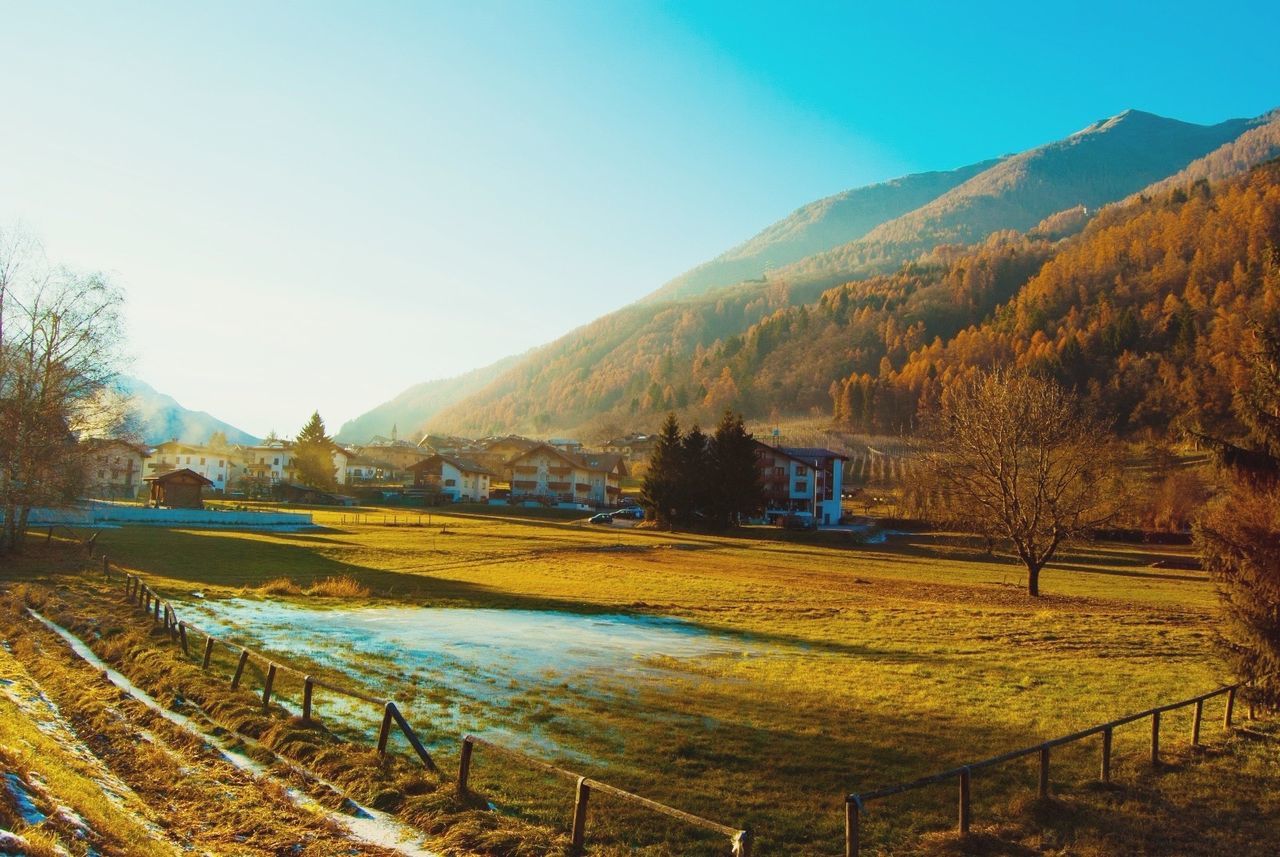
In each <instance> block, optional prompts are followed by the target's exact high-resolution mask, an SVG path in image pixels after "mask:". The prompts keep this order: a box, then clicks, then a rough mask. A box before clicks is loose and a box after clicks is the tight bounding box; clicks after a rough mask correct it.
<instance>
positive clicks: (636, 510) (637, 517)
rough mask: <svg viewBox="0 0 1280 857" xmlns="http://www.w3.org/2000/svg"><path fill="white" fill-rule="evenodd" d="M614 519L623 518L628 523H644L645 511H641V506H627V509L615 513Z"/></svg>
mask: <svg viewBox="0 0 1280 857" xmlns="http://www.w3.org/2000/svg"><path fill="white" fill-rule="evenodd" d="M613 517H615V518H622V519H623V520H626V521H643V520H644V509H641V508H640V507H639V506H627V507H626V508H623V509H619V510H618V511H616V512H614V513H613Z"/></svg>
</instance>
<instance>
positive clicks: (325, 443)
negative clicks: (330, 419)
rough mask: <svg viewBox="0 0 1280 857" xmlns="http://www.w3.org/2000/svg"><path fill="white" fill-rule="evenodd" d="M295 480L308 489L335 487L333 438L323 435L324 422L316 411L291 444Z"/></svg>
mask: <svg viewBox="0 0 1280 857" xmlns="http://www.w3.org/2000/svg"><path fill="white" fill-rule="evenodd" d="M293 470H294V474H295V478H297V480H298V481H299V482H301V483H302V484H303V485H306V486H307V487H309V488H326V489H331V488H334V487H336V486H337V479H336V478H335V474H336V468H335V467H334V464H333V438H331V437H329V436H328V435H327V434H325V428H324V420H323V419H321V418H320V413H319V412H318V411H317V412H315V413H312V414H311V419H309V420H307V424H306V425H305V426H303V427H302V431H300V432H298V437H297V440H295V441H294V444H293Z"/></svg>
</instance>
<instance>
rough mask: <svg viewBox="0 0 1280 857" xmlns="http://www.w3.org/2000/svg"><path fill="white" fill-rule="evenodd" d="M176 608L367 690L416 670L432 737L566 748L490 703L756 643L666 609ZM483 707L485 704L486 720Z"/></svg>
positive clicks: (358, 712)
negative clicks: (660, 613)
mask: <svg viewBox="0 0 1280 857" xmlns="http://www.w3.org/2000/svg"><path fill="white" fill-rule="evenodd" d="M175 609H177V610H178V612H179V614H180V615H182V616H184V617H189V618H190V619H191V620H192V621H194V622H195V623H196V624H197V625H199V626H200V627H202V628H206V629H207V630H209V631H210V632H212V633H214V634H216V635H218V636H221V637H224V638H225V639H228V640H245V641H246V642H249V644H250V645H253V644H254V642H256V643H257V644H258V645H260V646H261V647H262V649H263V650H265V651H266V652H278V653H280V654H282V655H296V656H302V657H306V658H308V659H310V660H311V661H313V662H317V663H320V664H322V665H324V666H327V667H331V668H334V669H337V670H340V671H342V672H345V673H348V674H355V675H358V676H360V677H361V678H363V679H364V680H365V681H366V683H367V684H368V685H369V686H370V687H371V688H375V689H376V690H375V693H386V694H388V695H391V696H399V698H401V699H402V700H403V699H404V694H405V693H412V692H413V691H412V690H411V689H410V687H409V685H411V684H413V683H415V682H416V683H418V684H421V685H425V686H427V687H434V688H438V689H439V691H440V692H439V693H436V694H430V693H426V694H420V695H419V697H418V700H419V701H417V702H415V703H414V707H415V709H416V710H417V711H419V712H421V715H420V716H421V717H422V719H423V724H422V725H423V726H426V725H428V723H429V724H430V726H432V727H434V730H433V731H434V732H435V733H436V735H438V736H440V740H442V741H443V740H451V741H456V740H457V736H458V735H459V734H461V733H463V732H467V731H472V730H475V729H481V728H482V729H484V731H485V732H486V734H487V735H490V736H491V737H495V738H500V739H505V740H507V741H508V742H509V743H512V744H513V745H514V746H520V747H523V748H524V749H551V750H554V751H556V752H559V753H561V754H564V755H569V756H573V755H574V754H573V753H571V752H570V751H569V750H568V749H567V748H564V747H560V746H557V745H556V744H555V742H553V741H551V740H550V739H548V738H547V737H546V736H545V734H543V732H542V730H541V729H540V728H539V727H538V725H537V724H525V725H521V726H518V727H517V728H516V729H514V730H511V731H508V729H506V728H504V724H505V725H506V726H510V725H512V724H511V718H510V717H504V716H502V715H501V709H502V708H503V707H505V706H507V705H511V704H515V705H519V704H520V703H519V699H520V698H521V697H524V696H525V695H526V694H528V693H530V692H531V691H532V692H537V691H541V690H549V691H550V692H551V694H553V696H554V697H561V698H563V697H564V696H566V695H579V696H592V697H596V696H599V695H600V694H601V693H602V692H603V690H602V684H603V683H606V682H607V683H610V684H612V685H613V686H615V687H623V688H631V689H633V688H634V687H635V686H636V685H637V684H638V683H639V682H644V681H652V682H663V681H665V680H669V679H670V677H671V675H672V673H673V671H675V670H678V669H679V663H680V661H682V660H694V659H701V658H707V657H723V656H732V657H741V656H743V655H750V654H759V653H762V652H763V651H764V647H763V646H762V645H761V644H759V643H755V642H752V641H750V640H747V639H743V638H740V637H736V636H731V635H728V634H721V633H717V632H714V631H708V630H706V629H705V628H702V627H700V626H698V625H695V624H693V623H690V622H686V621H683V620H680V619H673V618H667V617H650V616H628V615H622V614H609V615H591V614H580V613H568V612H561V611H549V610H548V611H539V610H495V609H483V608H449V607H403V606H386V607H358V608H353V609H349V610H334V609H325V608H319V607H314V606H310V605H306V604H294V603H288V602H280V601H264V600H256V599H247V598H231V599H226V600H219V601H210V600H202V601H199V602H188V603H186V604H183V605H175ZM250 641H253V642H250ZM566 685H568V686H566ZM321 705H322V714H321V716H324V711H325V710H326V709H327V710H328V711H330V712H331V715H332V714H337V715H338V716H340V717H342V718H343V719H344V720H347V721H348V722H350V723H351V724H352V726H353V727H355V728H363V729H367V728H370V727H376V718H377V717H378V716H379V715H380V712H377V711H373V710H372V709H370V707H369V706H363V707H361V706H359V705H356V706H351V705H348V704H346V703H345V702H343V701H342V700H337V699H332V697H328V696H326V698H325V699H324V700H323V702H322V703H321ZM428 706H429V707H428ZM364 709H370V710H367V711H366V710H364ZM486 711H487V712H493V713H494V714H495V716H494V718H493V721H492V722H490V721H489V720H488V718H486V717H485V716H484V715H483V714H482V712H486ZM410 719H411V720H414V718H412V717H411V718H410ZM416 722H417V721H416V720H415V724H416ZM445 736H447V738H446V737H445ZM424 737H426V736H424Z"/></svg>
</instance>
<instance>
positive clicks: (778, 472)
mask: <svg viewBox="0 0 1280 857" xmlns="http://www.w3.org/2000/svg"><path fill="white" fill-rule="evenodd" d="M773 475H774V476H776V477H777V478H779V479H786V478H787V469H786V468H785V467H775V468H773Z"/></svg>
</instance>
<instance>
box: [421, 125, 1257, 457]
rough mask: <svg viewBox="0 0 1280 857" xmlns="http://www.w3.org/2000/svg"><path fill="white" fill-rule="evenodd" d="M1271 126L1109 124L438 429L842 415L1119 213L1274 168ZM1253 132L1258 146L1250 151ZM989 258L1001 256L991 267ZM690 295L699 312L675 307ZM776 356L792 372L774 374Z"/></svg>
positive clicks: (652, 315)
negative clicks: (1102, 217) (821, 317)
mask: <svg viewBox="0 0 1280 857" xmlns="http://www.w3.org/2000/svg"><path fill="white" fill-rule="evenodd" d="M1268 125H1269V123H1268V122H1267V121H1266V117H1264V118H1263V119H1262V120H1229V121H1226V122H1222V123H1219V124H1216V125H1209V126H1203V125H1195V124H1191V123H1186V122H1180V121H1177V120H1173V119H1165V118H1163V117H1159V116H1155V115H1152V114H1149V113H1142V112H1139V111H1126V112H1124V113H1121V114H1119V115H1117V116H1114V117H1112V118H1110V119H1107V120H1102V121H1099V122H1095V123H1093V124H1091V125H1089V126H1088V127H1087V128H1085V129H1083V130H1081V131H1079V132H1077V133H1075V134H1072V135H1071V136H1069V137H1067V138H1065V139H1063V140H1059V141H1056V142H1053V143H1049V144H1046V145H1043V146H1039V147H1037V148H1035V149H1032V150H1030V151H1028V152H1024V153H1021V154H1017V155H1013V156H1010V157H1006V158H1003V159H1000V160H998V161H996V162H992V163H991V165H990V166H988V167H987V168H986V169H983V170H981V171H980V172H977V173H976V174H974V175H973V176H972V177H971V178H968V179H966V180H964V181H962V182H960V183H959V184H957V185H955V186H954V187H953V188H951V189H949V190H946V191H944V192H943V193H941V194H940V195H938V196H937V197H935V198H933V199H931V200H929V201H927V202H925V203H924V204H922V205H920V206H919V207H917V208H916V209H914V210H912V211H910V212H907V213H906V214H903V215H901V216H899V217H896V218H894V219H892V220H888V221H885V222H883V223H880V224H879V225H877V226H875V227H873V228H871V229H870V230H869V231H867V233H866V234H865V235H863V236H862V237H860V238H858V239H856V240H854V241H848V242H845V243H844V244H841V245H839V246H838V247H833V248H829V249H827V250H824V251H822V252H820V253H816V254H812V255H810V256H807V257H805V258H804V259H801V260H799V261H797V262H793V263H791V264H789V265H786V266H783V267H781V268H778V269H774V270H771V271H769V272H767V273H766V274H765V276H764V277H763V279H756V280H748V281H745V282H741V283H738V284H736V285H731V286H720V287H714V286H712V287H711V289H712V290H711V291H707V292H705V293H701V294H697V293H696V292H697V291H698V289H699V288H704V287H706V286H707V284H708V283H713V282H715V280H714V279H706V280H701V281H680V280H677V281H673V283H677V284H679V283H681V282H683V283H684V285H682V286H681V285H678V286H677V287H675V288H673V286H672V284H668V285H667V286H665V287H663V289H660V290H658V292H656V293H654V295H651V296H650V298H649V299H646V300H644V301H641V302H640V303H637V304H633V305H631V306H629V307H624V308H622V309H621V310H618V311H616V312H614V313H610V314H609V315H606V316H604V317H602V318H600V319H597V320H596V321H594V322H591V323H590V324H587V325H584V326H583V327H580V328H578V329H576V330H574V331H571V332H569V333H568V334H566V335H565V336H563V337H561V338H560V339H559V340H556V341H555V342H552V343H550V344H548V345H546V346H543V347H541V348H539V349H535V350H534V351H533V352H530V353H529V354H528V355H527V356H525V357H524V358H523V359H522V360H520V361H518V362H516V363H515V364H514V365H512V366H511V367H510V368H509V369H508V370H507V371H506V372H504V373H502V374H500V375H499V376H498V377H496V378H495V379H494V380H493V381H491V382H490V383H489V384H487V385H486V386H484V387H483V388H482V389H480V390H478V391H477V392H475V393H473V394H471V395H469V396H467V397H466V398H463V399H461V400H460V401H458V402H455V403H454V404H452V405H450V406H448V407H446V408H443V409H441V410H440V411H439V412H438V413H437V414H436V416H434V417H433V418H432V419H431V421H430V423H429V425H430V427H431V428H432V429H433V430H439V431H444V432H453V433H458V434H484V433H491V432H497V431H534V432H539V433H546V432H548V431H553V430H554V431H557V432H574V431H583V432H586V431H591V430H593V429H596V428H599V429H603V428H604V427H606V426H639V427H644V426H650V425H653V424H656V422H658V421H659V420H660V419H661V415H662V414H663V413H664V412H666V411H668V410H675V411H678V412H680V413H681V414H683V415H684V416H686V417H688V418H695V419H701V420H703V421H707V420H710V419H713V418H714V417H715V415H716V413H717V411H719V410H720V409H722V408H724V407H734V408H737V409H741V410H743V411H744V412H745V413H746V414H747V416H748V417H766V416H773V415H775V414H776V415H794V414H805V415H809V414H815V413H816V414H819V415H820V414H824V413H828V412H829V409H830V406H831V398H830V393H829V387H830V385H831V383H832V382H833V381H841V382H843V379H847V378H848V377H849V376H850V375H852V374H862V373H871V374H878V373H879V372H880V371H881V369H882V368H883V369H884V371H886V372H892V371H895V370H896V369H897V368H898V367H899V366H900V364H901V361H902V360H904V359H905V358H906V357H907V355H908V354H910V353H911V352H912V351H913V350H914V349H916V348H918V347H921V346H922V345H924V344H927V342H928V341H929V339H931V338H932V337H934V336H951V335H954V334H956V333H957V332H958V331H959V330H961V329H962V328H964V327H965V326H967V325H971V324H975V323H978V322H980V321H981V320H982V318H983V316H982V315H981V313H989V312H991V311H993V310H994V308H995V307H996V305H997V304H999V303H1001V302H1004V301H1007V300H1008V299H1009V298H1010V297H1012V295H1013V294H1014V293H1015V292H1016V290H1017V288H1018V287H1019V286H1020V285H1021V284H1022V281H1023V280H1025V278H1026V277H1028V276H1030V275H1031V274H1033V273H1035V270H1036V269H1037V266H1038V264H1039V263H1040V262H1043V261H1044V260H1045V259H1047V258H1049V257H1050V256H1052V255H1053V252H1054V247H1055V246H1056V243H1057V242H1059V241H1062V240H1064V238H1065V237H1066V236H1070V235H1072V234H1074V233H1078V232H1079V231H1080V230H1081V229H1082V228H1084V227H1085V225H1086V224H1087V223H1088V222H1089V221H1090V219H1091V218H1094V217H1097V216H1098V212H1099V210H1100V209H1102V208H1103V207H1104V206H1106V205H1107V204H1109V203H1114V202H1117V201H1120V200H1123V199H1125V198H1126V197H1128V196H1130V195H1132V194H1135V193H1137V192H1139V191H1142V190H1143V189H1144V188H1147V187H1150V186H1152V185H1153V184H1154V183H1158V182H1160V181H1161V180H1164V179H1166V178H1168V177H1170V176H1173V175H1176V174H1178V173H1180V171H1182V170H1184V169H1187V168H1189V166H1190V165H1191V164H1193V163H1195V162H1197V161H1199V159H1203V158H1206V157H1210V158H1214V154H1215V153H1224V152H1225V154H1222V156H1221V157H1217V158H1214V161H1213V162H1214V163H1215V164H1218V165H1219V166H1218V169H1221V170H1223V171H1226V172H1232V171H1238V170H1239V169H1242V168H1243V165H1244V164H1246V163H1247V162H1248V160H1249V158H1251V157H1254V156H1256V155H1257V154H1258V153H1260V152H1265V151H1267V150H1268V144H1267V143H1266V139H1270V138H1265V135H1262V136H1263V137H1264V138H1265V139H1261V140H1260V139H1258V134H1260V133H1261V131H1260V129H1261V128H1263V127H1267V126H1268ZM1251 131H1252V132H1257V133H1255V136H1254V138H1253V139H1252V142H1250V140H1249V139H1246V138H1245V135H1247V134H1249V133H1250V132H1251ZM1237 141H1238V143H1239V145H1238V146H1237V147H1235V148H1234V149H1232V148H1231V144H1232V143H1233V142H1237ZM1232 152H1234V154H1231V153H1232ZM815 206H817V208H816V209H815V211H824V210H830V206H826V207H824V206H823V204H822V203H821V202H820V203H815ZM803 210H804V209H802V211H803ZM793 218H794V220H793ZM793 218H788V219H787V220H784V221H782V222H780V223H779V224H778V225H777V227H776V228H771V229H770V230H766V232H765V233H762V236H763V235H774V236H783V235H788V234H794V233H795V229H794V228H791V227H788V226H785V225H784V224H787V223H788V222H789V221H792V222H793V223H796V224H798V223H799V222H800V221H801V220H802V219H803V218H800V217H797V216H795V215H793ZM872 219H874V218H872ZM1024 232H1025V233H1026V234H1025V235H1023V234H1021V233H1024ZM813 234H815V235H816V234H817V233H816V232H815V233H813ZM757 240H763V239H761V236H757V239H752V241H749V242H747V243H746V244H744V245H741V247H740V248H739V249H738V250H735V251H730V252H729V253H726V254H724V256H722V257H720V258H722V259H723V258H725V257H734V258H737V257H745V256H750V255H751V253H750V252H747V251H745V250H743V249H742V248H747V247H751V246H763V245H753V242H756V241H757ZM984 242H995V245H994V246H992V247H986V249H985V250H984V249H983V247H984V246H985V244H984ZM1024 242H1025V243H1024ZM966 247H969V248H975V249H976V251H977V252H978V254H979V255H978V256H977V257H975V259H974V260H973V264H972V265H970V266H969V267H968V268H963V267H962V268H957V269H951V268H950V267H949V266H950V265H951V264H952V263H953V261H954V259H955V258H957V254H959V255H960V256H963V255H964V253H965V252H966V250H965V249H964V248H966ZM1001 248H1003V249H1001ZM1002 252H1008V253H1011V254H1014V255H1015V256H1017V257H1018V258H1017V259H1003V258H1000V253H1002ZM983 254H986V255H985V256H984V255H983ZM756 258H757V259H758V256H757V257H756ZM708 264H709V265H710V264H712V263H708ZM706 267H707V266H702V267H701V268H699V269H695V272H696V271H699V270H702V269H705V268H706ZM724 270H726V269H725V268H723V267H722V268H721V271H722V272H723V271H724ZM692 273H694V272H691V274H692ZM686 276H688V275H686ZM706 276H708V277H710V275H709V274H708V275H706ZM1019 278H1021V279H1019ZM935 281H936V282H935ZM846 283H848V284H850V286H849V287H848V292H847V294H845V296H844V297H843V298H838V299H836V300H837V301H838V302H839V303H840V304H841V305H839V306H837V307H836V311H838V312H840V313H851V314H852V315H853V317H855V320H857V321H859V322H860V323H859V325H858V326H857V328H856V330H855V331H853V332H852V333H853V335H851V336H850V337H848V338H842V337H841V336H840V335H838V334H832V335H831V336H830V337H829V338H823V339H818V338H812V337H813V336H814V334H813V333H812V330H811V327H810V325H811V323H812V322H813V320H814V313H815V312H817V311H819V310H820V309H821V308H822V307H821V303H822V301H823V300H825V299H826V296H825V295H824V292H826V291H827V290H829V289H831V288H832V287H834V286H840V285H841V284H846ZM984 284H985V285H984ZM926 286H927V288H926ZM681 288H684V289H686V296H685V297H678V296H676V297H672V295H673V294H675V293H677V292H679V290H680V289H681ZM688 292H695V293H694V294H687V293H688ZM922 337H928V338H922ZM775 350H776V351H779V353H780V354H785V355H786V358H787V363H786V365H780V364H778V363H776V362H770V360H769V355H770V354H772V353H773V352H774V351H775ZM886 359H887V360H888V361H889V362H888V365H887V366H885V367H881V366H880V365H879V364H880V361H882V360H886Z"/></svg>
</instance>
